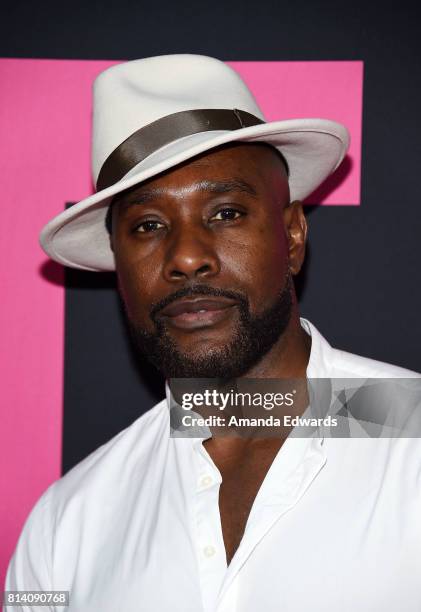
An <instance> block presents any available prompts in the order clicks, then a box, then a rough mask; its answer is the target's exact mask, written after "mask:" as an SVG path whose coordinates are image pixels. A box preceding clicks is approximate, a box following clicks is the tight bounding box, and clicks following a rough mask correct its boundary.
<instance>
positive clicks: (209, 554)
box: [203, 546, 216, 557]
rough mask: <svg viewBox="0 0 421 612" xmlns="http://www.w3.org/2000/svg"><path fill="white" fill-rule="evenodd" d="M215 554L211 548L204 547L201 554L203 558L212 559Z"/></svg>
mask: <svg viewBox="0 0 421 612" xmlns="http://www.w3.org/2000/svg"><path fill="white" fill-rule="evenodd" d="M215 553H216V550H215V548H214V547H213V546H205V548H204V549H203V554H204V555H205V557H213V555H214V554H215Z"/></svg>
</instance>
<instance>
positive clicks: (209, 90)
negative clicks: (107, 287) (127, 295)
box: [40, 54, 349, 271]
mask: <svg viewBox="0 0 421 612" xmlns="http://www.w3.org/2000/svg"><path fill="white" fill-rule="evenodd" d="M93 89H94V92H93V93H94V95H93V133H92V173H93V179H94V183H95V185H96V184H97V179H98V175H99V173H100V171H101V168H102V167H103V165H104V163H105V162H106V160H107V159H108V160H109V159H110V156H111V154H112V153H113V152H117V153H120V151H121V145H122V143H124V142H125V141H126V140H127V139H130V140H132V138H131V137H132V136H133V135H134V134H136V136H138V135H139V132H142V130H143V129H144V128H148V129H149V132H150V129H151V127H152V125H153V124H154V122H156V121H159V120H162V119H165V118H166V119H167V120H170V121H173V117H172V116H174V117H176V116H177V113H183V111H184V112H185V111H197V110H199V109H200V110H206V111H208V115H207V116H209V114H211V113H213V114H215V113H214V110H215V109H224V112H225V111H226V112H228V114H229V113H230V112H233V109H238V110H239V111H244V112H246V113H249V114H250V115H254V117H255V118H257V120H256V124H251V125H249V127H243V126H242V124H241V122H239V121H235V122H234V125H229V126H228V127H227V126H226V124H223V122H222V123H221V122H218V121H216V122H211V123H209V126H208V129H206V128H205V127H203V125H202V127H199V128H198V130H197V131H196V130H195V129H193V130H190V132H189V131H188V130H187V131H184V132H183V130H175V132H174V135H173V136H171V138H170V140H169V141H167V142H166V144H164V145H162V144H157V145H156V143H155V144H154V142H153V143H152V145H153V146H152V147H149V148H148V149H147V151H148V152H147V154H146V156H144V157H142V156H138V155H137V154H136V155H135V156H134V157H135V159H134V162H133V164H132V165H130V164H131V161H132V160H131V159H129V162H130V163H129V164H128V165H124V167H123V174H119V175H117V176H119V178H118V179H116V180H115V181H114V182H111V184H107V186H104V188H101V189H100V188H98V190H97V192H96V193H94V194H91V195H89V196H88V197H86V198H85V199H84V200H82V201H80V202H78V203H77V204H75V205H74V206H72V207H70V208H68V209H66V210H64V211H63V212H61V213H59V214H58V215H56V216H55V217H53V218H52V219H51V220H50V221H49V222H48V223H47V224H46V225H45V226H44V227H43V228H42V230H41V233H40V244H41V247H42V248H43V250H44V251H45V253H47V255H49V256H50V257H51V258H52V259H54V260H55V261H57V262H59V263H62V264H64V265H67V266H71V267H74V268H79V269H83V270H91V271H105V270H115V260H114V254H113V252H112V250H111V248H110V241H109V235H108V232H107V230H106V226H105V216H106V212H107V209H108V206H109V204H110V203H111V201H112V198H113V197H114V196H115V195H117V194H118V193H121V192H122V191H124V190H125V189H128V188H130V187H132V186H134V185H136V184H140V183H141V182H143V181H145V180H148V179H150V178H153V177H155V176H157V175H159V174H160V173H161V172H163V171H166V170H169V169H171V168H173V167H175V166H177V165H178V164H180V163H182V162H185V161H188V160H189V159H191V158H192V157H194V156H196V155H199V154H202V153H206V152H207V151H210V150H212V149H214V148H215V147H218V146H221V145H227V144H229V143H231V142H234V141H237V142H266V143H268V144H270V145H272V146H274V147H276V148H278V150H279V151H280V152H281V153H282V154H283V155H284V157H285V159H286V161H287V164H288V167H289V170H290V174H289V185H290V193H291V199H300V200H301V199H303V198H305V197H307V196H308V195H309V194H310V193H311V192H312V191H314V190H315V189H316V188H317V187H318V186H319V185H320V184H321V183H322V182H323V181H324V180H325V179H326V178H327V177H328V176H329V175H330V174H331V173H332V172H333V171H334V170H335V169H336V168H337V167H338V165H339V164H340V163H341V161H342V160H343V158H344V156H345V154H346V151H347V149H348V145H349V133H348V131H347V129H346V128H345V127H344V126H343V125H341V124H339V123H337V122H334V121H330V120H327V119H308V118H307V119H287V120H285V119H281V118H280V119H278V120H276V121H271V122H265V119H264V116H263V113H262V112H261V110H260V108H259V107H258V105H257V102H256V100H255V98H254V96H253V94H252V93H251V91H250V90H249V89H248V87H247V85H246V84H245V83H244V82H243V80H242V79H241V77H240V76H239V74H237V72H236V71H235V70H234V69H232V68H231V67H229V66H228V65H227V64H225V63H224V62H222V61H220V60H218V59H215V58H212V57H207V56H203V55H191V54H178V55H162V56H156V57H150V58H145V59H139V60H133V61H130V62H126V63H122V64H117V65H115V66H113V67H111V68H108V69H107V70H105V71H104V72H102V73H101V74H100V75H99V76H98V77H97V78H96V79H95V82H94V88H93ZM273 95H274V96H277V97H279V96H281V95H285V92H280V91H276V90H274V92H273ZM187 114H188V115H189V117H190V116H191V113H187ZM259 120H260V121H259ZM173 126H175V123H173ZM160 127H161V124H159V128H160ZM155 133H156V132H155ZM143 137H144V134H143V133H141V134H140V139H141V140H140V141H138V140H136V139H135V143H137V142H139V146H140V147H142V143H143V142H144V141H143V140H142V139H143ZM158 140H159V139H158ZM161 142H162V139H161ZM149 144H150V143H149ZM155 145H156V146H155ZM136 146H137V145H136ZM138 151H139V150H138ZM138 151H137V152H138ZM137 152H136V153H137ZM127 167H130V169H129V170H128V171H127V170H126V168H127Z"/></svg>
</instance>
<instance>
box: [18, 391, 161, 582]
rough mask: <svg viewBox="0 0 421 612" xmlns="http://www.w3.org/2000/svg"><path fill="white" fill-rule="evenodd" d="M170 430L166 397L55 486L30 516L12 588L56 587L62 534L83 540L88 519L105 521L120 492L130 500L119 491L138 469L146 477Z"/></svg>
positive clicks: (49, 488) (138, 475) (122, 499)
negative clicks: (56, 555)
mask: <svg viewBox="0 0 421 612" xmlns="http://www.w3.org/2000/svg"><path fill="white" fill-rule="evenodd" d="M168 431H169V417H168V410H167V407H166V402H165V400H163V401H162V402H160V403H159V404H157V405H156V406H154V407H153V408H152V409H151V410H149V411H148V412H146V413H145V414H143V415H142V416H140V417H139V418H138V419H137V420H136V421H134V423H132V424H131V425H130V426H129V427H127V428H126V429H124V430H123V431H121V432H120V433H118V434H117V435H116V436H114V437H113V438H112V439H111V440H109V441H108V442H107V443H105V444H103V445H102V446H100V447H99V448H98V449H97V450H95V451H94V452H93V453H91V454H90V455H88V457H86V458H85V459H84V460H83V461H81V462H80V463H78V464H77V465H76V466H75V467H74V468H73V469H71V470H70V471H69V472H68V473H67V474H65V475H64V476H62V477H61V478H60V479H59V480H57V481H55V482H54V483H53V484H52V485H50V486H49V487H48V489H47V490H46V491H45V492H44V493H43V494H42V495H41V497H40V498H39V499H38V501H37V502H36V504H35V505H34V507H33V508H32V510H31V512H30V514H29V516H28V518H27V519H26V522H25V524H24V527H23V529H22V532H21V534H20V537H19V540H18V543H17V546H16V549H15V552H14V555H13V557H12V559H11V562H10V564H9V569H8V574H7V585H8V587H7V588H8V589H9V590H17V589H24V590H25V589H26V590H28V589H29V590H31V589H32V590H37V589H38V590H39V589H41V590H49V589H51V588H52V587H51V585H52V567H53V556H54V546H55V544H54V542H55V540H56V538H57V535H58V534H61V537H62V539H63V538H64V539H65V540H66V541H67V540H68V539H69V538H73V539H77V537H78V536H77V534H78V530H80V529H81V525H83V524H84V521H86V519H87V518H88V519H90V520H91V523H95V521H98V520H100V517H101V516H102V515H103V514H104V508H107V507H109V506H110V504H112V503H113V500H114V498H116V497H117V498H120V500H121V503H123V504H124V503H125V502H124V500H125V496H124V495H120V496H119V495H118V494H119V492H122V491H123V492H127V491H128V490H130V487H131V486H132V482H133V475H134V474H135V475H136V480H137V481H141V480H142V474H143V475H144V474H145V473H146V472H147V469H148V468H149V467H150V462H151V458H152V457H156V455H157V449H156V448H155V447H156V446H160V447H161V450H162V445H163V441H164V440H167V439H168ZM139 477H140V478H139Z"/></svg>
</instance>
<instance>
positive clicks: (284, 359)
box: [244, 309, 311, 378]
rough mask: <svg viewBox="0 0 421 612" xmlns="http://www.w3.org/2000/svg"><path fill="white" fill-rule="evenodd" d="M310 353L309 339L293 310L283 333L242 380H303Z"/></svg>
mask: <svg viewBox="0 0 421 612" xmlns="http://www.w3.org/2000/svg"><path fill="white" fill-rule="evenodd" d="M310 351H311V337H310V336H309V335H308V334H307V333H306V332H305V331H304V329H303V328H302V326H301V323H300V317H299V313H298V310H296V309H294V310H293V313H292V315H291V319H290V322H289V324H288V327H287V328H286V330H285V332H284V333H283V334H282V336H281V337H280V338H279V339H278V341H277V342H276V343H275V344H274V346H273V347H272V348H271V350H270V351H268V353H266V355H264V356H263V357H262V359H261V360H260V361H259V363H257V364H256V365H255V366H253V367H252V368H250V370H248V371H247V373H246V374H244V378H305V377H306V371H307V365H308V362H309V359H310Z"/></svg>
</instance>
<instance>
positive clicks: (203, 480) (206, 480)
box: [200, 476, 212, 487]
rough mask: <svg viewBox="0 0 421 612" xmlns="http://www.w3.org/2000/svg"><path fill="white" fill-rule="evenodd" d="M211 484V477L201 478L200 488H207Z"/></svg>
mask: <svg viewBox="0 0 421 612" xmlns="http://www.w3.org/2000/svg"><path fill="white" fill-rule="evenodd" d="M211 484H212V476H203V478H201V479H200V486H201V487H208V486H209V485H211Z"/></svg>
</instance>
